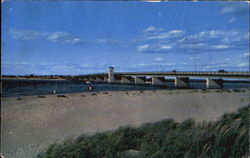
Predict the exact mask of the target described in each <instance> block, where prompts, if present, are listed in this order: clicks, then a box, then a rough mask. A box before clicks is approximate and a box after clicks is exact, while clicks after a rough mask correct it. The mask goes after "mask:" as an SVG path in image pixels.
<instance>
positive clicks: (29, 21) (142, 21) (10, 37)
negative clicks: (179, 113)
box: [1, 1, 250, 75]
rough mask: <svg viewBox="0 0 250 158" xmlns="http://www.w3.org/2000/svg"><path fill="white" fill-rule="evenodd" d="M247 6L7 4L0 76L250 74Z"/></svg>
mask: <svg viewBox="0 0 250 158" xmlns="http://www.w3.org/2000/svg"><path fill="white" fill-rule="evenodd" d="M249 6H250V5H249V3H247V2H157V3H155V2H154V3H153V2H140V1H131V2H119V1H106V2H100V1H99V2H97V1H85V2H83V1H43V2H41V1H26V2H25V1H5V2H3V4H2V37H1V38H2V43H1V45H2V47H1V48H2V56H1V57H2V58H1V60H2V61H1V71H2V75H29V74H35V75H56V74H57V75H80V74H89V73H103V72H107V70H108V67H109V66H114V67H115V71H117V72H118V71H119V72H134V71H172V70H176V71H218V70H225V71H249Z"/></svg>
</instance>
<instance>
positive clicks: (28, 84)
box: [2, 79, 250, 97]
mask: <svg viewBox="0 0 250 158" xmlns="http://www.w3.org/2000/svg"><path fill="white" fill-rule="evenodd" d="M90 85H92V86H93V87H94V90H93V91H94V92H99V91H117V90H119V91H128V90H157V89H173V88H174V83H173V82H167V83H166V87H153V86H151V85H147V86H136V85H120V84H95V83H92V84H90ZM88 86H89V84H84V83H82V82H73V81H66V80H18V79H11V80H5V79H4V80H2V97H12V96H27V95H45V94H50V93H51V92H52V91H54V90H56V92H57V93H74V92H86V91H88V90H87V87H88ZM205 87H206V86H205V82H190V88H194V89H204V88H205ZM224 88H225V89H231V88H250V83H224Z"/></svg>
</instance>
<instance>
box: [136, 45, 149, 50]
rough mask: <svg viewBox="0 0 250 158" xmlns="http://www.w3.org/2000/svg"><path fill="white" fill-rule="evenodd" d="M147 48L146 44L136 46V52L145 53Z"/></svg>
mask: <svg viewBox="0 0 250 158" xmlns="http://www.w3.org/2000/svg"><path fill="white" fill-rule="evenodd" d="M148 48H149V45H148V44H144V45H141V46H138V47H137V50H138V51H145V50H147V49H148Z"/></svg>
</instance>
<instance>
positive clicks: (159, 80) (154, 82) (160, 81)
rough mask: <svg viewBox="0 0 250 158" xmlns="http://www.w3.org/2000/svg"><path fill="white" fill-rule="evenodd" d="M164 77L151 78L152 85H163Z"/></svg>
mask: <svg viewBox="0 0 250 158" xmlns="http://www.w3.org/2000/svg"><path fill="white" fill-rule="evenodd" d="M164 83H165V78H164V77H152V85H164Z"/></svg>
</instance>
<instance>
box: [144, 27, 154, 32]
mask: <svg viewBox="0 0 250 158" xmlns="http://www.w3.org/2000/svg"><path fill="white" fill-rule="evenodd" d="M155 30H156V28H155V27H154V26H149V27H148V28H146V29H145V30H144V32H150V31H155Z"/></svg>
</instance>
